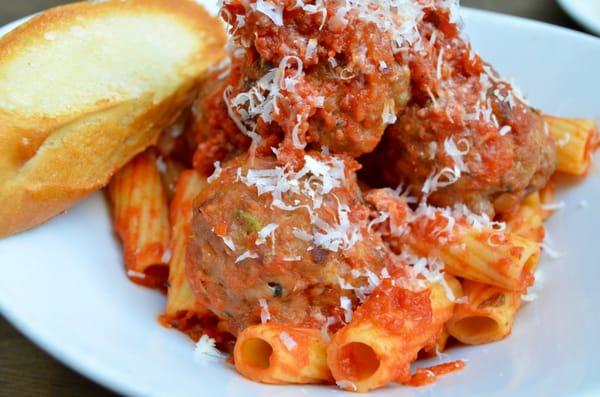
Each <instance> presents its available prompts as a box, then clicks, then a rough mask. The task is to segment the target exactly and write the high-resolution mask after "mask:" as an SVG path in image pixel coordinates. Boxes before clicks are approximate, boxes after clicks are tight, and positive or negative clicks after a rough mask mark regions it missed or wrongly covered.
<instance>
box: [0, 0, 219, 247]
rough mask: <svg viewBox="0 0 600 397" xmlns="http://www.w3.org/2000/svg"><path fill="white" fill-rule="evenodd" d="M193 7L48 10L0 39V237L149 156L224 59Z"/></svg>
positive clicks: (211, 24)
mask: <svg viewBox="0 0 600 397" xmlns="http://www.w3.org/2000/svg"><path fill="white" fill-rule="evenodd" d="M225 40H226V38H225V33H224V29H223V26H222V24H221V23H220V21H218V20H217V18H215V17H212V16H210V15H209V14H208V13H207V12H206V11H205V10H204V9H203V8H202V7H201V6H199V5H198V4H196V3H195V2H194V1H192V0H126V1H123V0H112V1H104V2H95V3H91V2H90V3H88V2H82V3H75V4H72V5H68V6H64V7H58V8H55V9H51V10H49V11H47V12H45V13H43V14H41V15H39V16H37V17H34V18H32V19H31V20H30V21H28V22H27V23H25V24H23V25H22V26H20V27H18V28H17V29H15V30H13V31H12V32H10V33H8V34H7V35H6V36H4V37H3V38H1V39H0V236H6V235H9V234H12V233H15V232H19V231H22V230H26V229H28V228H31V227H33V226H35V225H38V224H40V223H43V222H45V221H47V220H48V219H50V218H52V217H53V216H55V215H57V214H59V213H61V212H63V211H65V210H66V209H68V208H69V207H71V206H72V205H73V204H75V203H76V202H77V201H79V200H81V199H82V198H83V197H85V196H86V195H88V194H89V193H91V192H93V191H95V190H97V189H99V188H101V187H103V186H105V185H106V184H107V183H108V181H109V179H110V177H111V176H112V175H113V174H114V172H115V171H116V170H117V169H119V168H120V167H122V166H123V165H124V164H125V163H127V162H128V161H129V160H130V159H131V158H132V157H133V156H135V155H136V154H137V153H139V152H141V151H142V150H144V149H145V148H146V147H148V146H150V145H152V144H154V143H155V142H156V140H157V138H158V136H159V134H160V132H161V131H162V130H163V129H164V128H165V127H167V126H168V125H169V124H170V123H171V122H172V121H173V120H174V119H175V118H176V117H177V116H178V114H179V113H180V112H181V110H182V109H183V108H185V106H187V105H188V104H189V103H190V102H191V101H192V100H193V94H194V91H195V90H196V88H197V86H198V82H199V81H200V80H201V78H202V77H203V76H204V75H205V73H206V71H207V69H208V67H209V65H211V64H213V63H214V62H216V61H218V60H219V59H220V58H221V57H222V56H223V55H224V50H223V47H224V44H225Z"/></svg>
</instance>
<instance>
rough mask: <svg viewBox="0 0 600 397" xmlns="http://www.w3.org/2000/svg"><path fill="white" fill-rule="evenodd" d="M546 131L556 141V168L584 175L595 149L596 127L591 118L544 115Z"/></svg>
mask: <svg viewBox="0 0 600 397" xmlns="http://www.w3.org/2000/svg"><path fill="white" fill-rule="evenodd" d="M544 120H545V121H546V123H547V125H548V132H549V133H550V135H551V136H552V138H554V141H555V142H556V154H557V157H558V164H557V166H556V169H557V170H558V171H562V172H565V173H567V174H572V175H579V176H582V175H585V174H586V173H587V171H588V169H589V167H590V164H591V159H592V152H593V151H594V150H595V144H596V138H597V134H598V131H597V128H596V125H595V123H594V122H593V121H592V120H587V119H569V118H564V117H553V116H544Z"/></svg>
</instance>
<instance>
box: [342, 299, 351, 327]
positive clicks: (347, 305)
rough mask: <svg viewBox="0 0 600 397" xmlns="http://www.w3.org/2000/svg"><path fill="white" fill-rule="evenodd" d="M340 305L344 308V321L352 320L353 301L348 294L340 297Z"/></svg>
mask: <svg viewBox="0 0 600 397" xmlns="http://www.w3.org/2000/svg"><path fill="white" fill-rule="evenodd" d="M340 307H341V308H342V309H343V310H344V321H345V322H346V323H350V321H352V301H351V300H350V298H348V297H347V296H341V297H340Z"/></svg>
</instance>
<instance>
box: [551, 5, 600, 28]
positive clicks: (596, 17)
mask: <svg viewBox="0 0 600 397" xmlns="http://www.w3.org/2000/svg"><path fill="white" fill-rule="evenodd" d="M558 3H559V4H560V6H561V7H562V8H563V9H564V10H565V11H566V12H567V14H569V15H570V16H571V18H573V19H575V20H576V21H577V22H579V23H580V24H581V25H582V26H583V27H584V28H586V29H587V30H589V31H590V32H592V33H595V34H597V35H599V36H600V0H558Z"/></svg>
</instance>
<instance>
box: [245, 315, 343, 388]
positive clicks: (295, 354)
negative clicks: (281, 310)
mask: <svg viewBox="0 0 600 397" xmlns="http://www.w3.org/2000/svg"><path fill="white" fill-rule="evenodd" d="M326 352H327V346H326V343H325V341H324V340H323V337H322V335H321V332H320V331H319V330H317V329H310V328H300V327H290V326H285V325H280V324H261V325H255V326H252V327H248V328H246V329H245V330H244V331H243V332H242V333H241V334H240V335H239V336H238V339H237V342H236V345H235V350H234V362H235V366H236V368H237V369H238V371H240V373H242V374H243V375H244V376H246V377H247V378H249V379H252V380H255V381H257V382H262V383H271V384H306V383H330V382H331V381H332V377H331V372H330V371H329V368H328V366H327V353H326Z"/></svg>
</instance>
